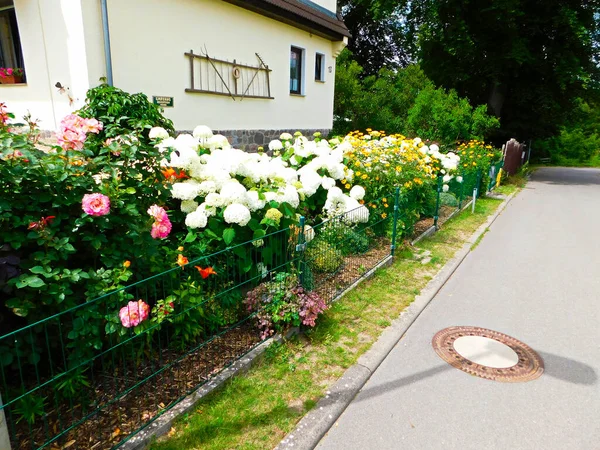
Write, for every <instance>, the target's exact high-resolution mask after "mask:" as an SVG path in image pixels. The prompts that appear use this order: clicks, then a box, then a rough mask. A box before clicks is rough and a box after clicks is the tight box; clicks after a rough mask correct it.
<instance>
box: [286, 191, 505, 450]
mask: <svg viewBox="0 0 600 450" xmlns="http://www.w3.org/2000/svg"><path fill="white" fill-rule="evenodd" d="M515 195H516V192H515V193H513V194H511V195H509V196H508V197H507V198H506V199H505V200H504V202H503V203H502V204H501V205H500V206H499V207H498V209H497V210H496V212H495V213H494V214H493V215H491V216H490V217H488V220H487V221H486V222H485V223H483V224H482V225H481V226H480V227H479V228H478V229H477V230H476V231H475V233H473V235H472V236H471V237H470V238H469V240H468V241H467V242H466V243H465V244H464V245H463V247H462V248H461V249H460V250H459V251H458V252H457V253H456V254H455V255H454V257H453V258H452V259H451V260H450V261H448V262H447V263H446V265H445V266H444V267H443V268H442V269H441V270H440V272H438V274H437V275H436V276H435V277H434V278H433V279H432V280H431V281H430V282H429V283H428V284H427V286H426V287H425V288H424V289H423V290H422V291H421V293H420V294H419V295H418V296H417V297H416V298H415V300H414V301H413V302H412V303H411V304H410V306H408V307H407V308H406V309H405V310H404V311H403V312H402V313H401V314H400V316H398V318H396V319H395V320H394V321H393V322H392V324H391V325H390V326H389V327H387V328H386V329H385V330H384V331H383V332H382V334H381V336H380V337H379V339H378V340H377V341H376V342H375V343H374V344H373V346H372V347H371V348H370V349H369V350H368V351H367V352H366V353H364V354H363V355H361V356H360V357H359V358H358V361H357V363H356V364H354V365H353V366H351V367H350V368H349V369H348V370H346V372H345V373H344V375H343V376H342V377H341V378H340V379H339V380H338V381H337V382H336V383H335V384H334V385H333V386H332V387H331V388H330V389H329V390H328V391H327V393H326V395H325V397H323V398H321V400H319V402H318V403H317V405H316V406H315V407H314V408H313V409H312V410H311V411H309V412H308V413H307V414H306V415H305V416H304V417H303V418H302V420H300V422H299V423H298V425H297V426H296V428H295V429H294V430H293V431H291V432H290V433H288V435H287V436H286V437H285V438H284V439H283V440H282V441H281V442H280V443H279V445H277V447H276V448H275V450H290V449H294V450H312V449H314V448H315V447H316V446H317V445H318V444H319V442H320V441H321V439H322V438H323V436H325V435H326V434H327V432H328V431H329V429H330V428H331V427H332V426H334V425H335V422H336V421H337V420H338V418H339V417H340V416H341V415H342V413H343V412H344V411H345V410H346V408H347V407H348V405H349V404H350V402H352V400H353V399H354V397H355V396H356V394H358V392H359V391H360V390H361V389H362V387H363V386H364V385H365V383H366V382H367V381H368V380H369V378H371V375H372V374H373V372H375V370H376V369H377V368H378V367H379V365H380V364H381V363H382V362H383V360H384V359H385V358H386V357H387V356H388V354H389V353H390V352H391V351H392V349H393V348H394V347H395V346H396V344H397V343H398V342H399V341H400V339H402V337H403V336H404V334H405V333H406V331H407V330H408V329H409V328H410V326H411V325H412V324H413V323H414V321H415V320H416V319H417V317H419V315H420V314H421V313H422V312H423V310H424V309H425V308H426V307H427V305H428V304H429V303H430V302H431V300H433V298H434V297H435V296H436V295H437V293H438V292H439V291H440V289H441V288H442V287H443V286H444V285H445V284H446V282H447V281H448V280H449V279H450V277H451V276H452V274H453V273H454V272H455V271H456V269H458V267H459V266H460V265H461V263H462V262H463V261H464V259H465V258H466V257H467V255H468V254H469V253H471V251H472V249H471V247H472V246H473V244H474V243H475V242H476V241H477V239H479V237H481V236H482V235H483V234H484V233H485V232H486V230H487V229H488V228H489V227H490V226H491V225H492V223H494V221H495V220H496V219H497V218H498V216H499V215H500V214H501V213H502V211H504V209H505V208H506V206H507V205H508V203H509V202H510V201H511V200H512V199H513V197H514V196H515ZM467 206H468V205H465V208H466V207H467ZM463 209H464V208H463ZM427 232H429V230H427V231H426V232H425V233H427ZM425 233H423V234H425ZM417 239H418V238H417Z"/></svg>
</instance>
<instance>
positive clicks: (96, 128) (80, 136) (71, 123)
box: [56, 114, 102, 150]
mask: <svg viewBox="0 0 600 450" xmlns="http://www.w3.org/2000/svg"><path fill="white" fill-rule="evenodd" d="M100 130H102V123H101V122H98V121H97V120H96V119H84V118H83V117H79V116H78V115H76V114H69V115H68V116H65V117H64V118H63V120H62V121H61V122H60V128H59V130H58V132H57V133H56V138H57V140H58V144H59V145H60V146H61V147H62V148H63V149H64V150H81V149H82V148H83V144H84V142H85V139H86V137H87V134H88V133H96V134H98V133H99V132H100Z"/></svg>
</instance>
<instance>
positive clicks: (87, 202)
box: [81, 194, 110, 216]
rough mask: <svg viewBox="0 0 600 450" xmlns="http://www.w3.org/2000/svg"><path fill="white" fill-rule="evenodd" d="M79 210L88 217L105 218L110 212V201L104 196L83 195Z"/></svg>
mask: <svg viewBox="0 0 600 450" xmlns="http://www.w3.org/2000/svg"><path fill="white" fill-rule="evenodd" d="M81 208H82V209H83V211H84V212H85V213H86V214H89V215H90V216H105V215H106V214H108V213H109V212H110V199H109V198H108V197H107V196H106V195H104V194H85V195H84V196H83V199H82V201H81Z"/></svg>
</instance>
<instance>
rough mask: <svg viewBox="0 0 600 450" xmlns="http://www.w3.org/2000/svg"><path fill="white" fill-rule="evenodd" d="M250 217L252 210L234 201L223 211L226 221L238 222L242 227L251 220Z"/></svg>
mask: <svg viewBox="0 0 600 450" xmlns="http://www.w3.org/2000/svg"><path fill="white" fill-rule="evenodd" d="M250 218H251V215H250V210H249V209H248V208H247V207H246V206H244V205H242V204H240V203H232V204H231V205H229V206H228V207H227V208H225V211H223V219H225V222H227V223H236V224H238V225H239V226H241V227H245V226H246V225H247V224H248V222H250Z"/></svg>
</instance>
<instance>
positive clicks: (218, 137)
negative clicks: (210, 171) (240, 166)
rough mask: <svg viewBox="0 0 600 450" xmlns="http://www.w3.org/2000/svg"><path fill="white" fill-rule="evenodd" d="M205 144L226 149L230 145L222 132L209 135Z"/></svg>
mask: <svg viewBox="0 0 600 450" xmlns="http://www.w3.org/2000/svg"><path fill="white" fill-rule="evenodd" d="M207 145H208V147H209V148H213V149H216V148H222V149H228V148H230V147H231V144H230V143H229V140H228V139H227V138H226V137H225V136H223V135H222V134H215V135H214V136H212V137H210V138H209V139H208V142H207Z"/></svg>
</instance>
